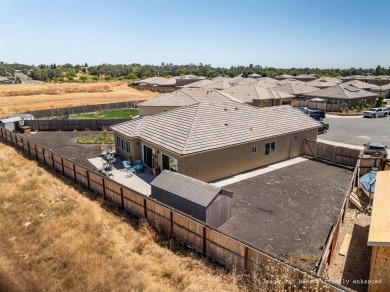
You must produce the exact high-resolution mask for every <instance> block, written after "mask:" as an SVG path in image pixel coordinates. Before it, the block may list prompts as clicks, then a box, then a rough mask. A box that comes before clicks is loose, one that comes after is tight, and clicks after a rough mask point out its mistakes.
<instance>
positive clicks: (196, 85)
mask: <svg viewBox="0 0 390 292" xmlns="http://www.w3.org/2000/svg"><path fill="white" fill-rule="evenodd" d="M217 82H219V80H218V81H214V80H210V79H203V80H198V81H196V82H193V83H190V84H187V85H184V86H180V87H181V88H203V87H205V86H209V85H212V84H215V83H217Z"/></svg>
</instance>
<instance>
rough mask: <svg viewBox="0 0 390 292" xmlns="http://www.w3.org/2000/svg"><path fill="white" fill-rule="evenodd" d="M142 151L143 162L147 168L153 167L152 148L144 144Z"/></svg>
mask: <svg viewBox="0 0 390 292" xmlns="http://www.w3.org/2000/svg"><path fill="white" fill-rule="evenodd" d="M143 152H144V153H143V154H144V164H145V165H146V166H147V167H149V168H153V149H152V148H149V147H148V146H146V145H144V149H143Z"/></svg>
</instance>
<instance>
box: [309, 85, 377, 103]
mask: <svg viewBox="0 0 390 292" xmlns="http://www.w3.org/2000/svg"><path fill="white" fill-rule="evenodd" d="M303 96H305V97H323V98H333V99H347V100H348V99H356V98H366V97H374V96H377V93H373V92H369V91H366V90H363V89H359V88H357V87H354V86H351V85H349V84H346V83H341V84H337V85H334V86H331V87H328V88H324V89H320V90H317V91H314V92H310V93H307V94H303Z"/></svg>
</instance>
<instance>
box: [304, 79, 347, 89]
mask: <svg viewBox="0 0 390 292" xmlns="http://www.w3.org/2000/svg"><path fill="white" fill-rule="evenodd" d="M333 79H336V78H333ZM340 83H341V80H339V81H336V80H332V79H326V78H323V77H321V78H319V79H315V80H312V81H309V82H306V84H307V85H309V86H312V87H317V88H320V89H322V88H327V87H331V86H335V85H337V84H340Z"/></svg>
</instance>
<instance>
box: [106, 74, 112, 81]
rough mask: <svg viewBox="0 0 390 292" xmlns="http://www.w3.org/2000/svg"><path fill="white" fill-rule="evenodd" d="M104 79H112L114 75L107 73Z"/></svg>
mask: <svg viewBox="0 0 390 292" xmlns="http://www.w3.org/2000/svg"><path fill="white" fill-rule="evenodd" d="M104 79H105V80H106V81H110V80H111V79H112V77H111V75H106V76H104Z"/></svg>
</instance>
